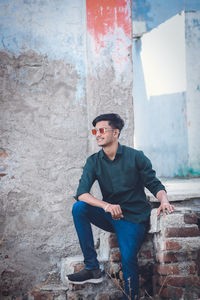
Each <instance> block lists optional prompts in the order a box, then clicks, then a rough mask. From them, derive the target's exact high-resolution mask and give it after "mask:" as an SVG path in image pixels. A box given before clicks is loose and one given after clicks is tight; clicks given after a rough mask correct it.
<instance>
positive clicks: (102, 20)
mask: <svg viewBox="0 0 200 300" xmlns="http://www.w3.org/2000/svg"><path fill="white" fill-rule="evenodd" d="M86 6H87V29H88V39H89V45H90V49H91V50H92V53H93V54H92V55H93V56H94V57H95V59H94V64H95V65H97V64H98V61H96V60H98V59H100V58H99V57H100V56H101V60H99V62H100V64H101V62H102V58H103V57H104V56H105V55H107V54H108V53H109V54H108V55H109V56H110V54H111V59H112V61H113V66H114V68H115V70H116V74H119V73H120V72H123V70H124V69H125V66H126V64H127V63H128V61H129V55H130V47H131V27H132V24H131V9H130V7H131V1H130V0H126V1H122V0H117V1H115V0H111V1H109V2H108V1H107V0H103V1H101V2H98V1H93V0H87V1H86Z"/></svg>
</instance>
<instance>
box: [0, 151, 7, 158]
mask: <svg viewBox="0 0 200 300" xmlns="http://www.w3.org/2000/svg"><path fill="white" fill-rule="evenodd" d="M7 156H8V154H7V153H6V152H0V157H4V158H6V157H7Z"/></svg>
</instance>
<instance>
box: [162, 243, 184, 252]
mask: <svg viewBox="0 0 200 300" xmlns="http://www.w3.org/2000/svg"><path fill="white" fill-rule="evenodd" d="M181 248H182V246H181V245H180V244H179V243H178V242H173V241H166V242H165V249H166V250H176V251H177V250H180V249H181Z"/></svg>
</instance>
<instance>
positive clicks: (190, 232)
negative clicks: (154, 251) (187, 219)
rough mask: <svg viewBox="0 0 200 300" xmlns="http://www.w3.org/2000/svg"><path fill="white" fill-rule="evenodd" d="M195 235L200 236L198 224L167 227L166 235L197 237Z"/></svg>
mask: <svg viewBox="0 0 200 300" xmlns="http://www.w3.org/2000/svg"><path fill="white" fill-rule="evenodd" d="M195 236H200V231H199V228H198V227H197V226H195V227H179V228H167V229H166V231H165V237H195Z"/></svg>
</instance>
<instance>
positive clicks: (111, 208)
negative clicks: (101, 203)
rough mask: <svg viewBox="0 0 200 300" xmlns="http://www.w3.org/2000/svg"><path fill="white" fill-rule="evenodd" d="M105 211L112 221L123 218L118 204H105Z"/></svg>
mask: <svg viewBox="0 0 200 300" xmlns="http://www.w3.org/2000/svg"><path fill="white" fill-rule="evenodd" d="M105 211H106V212H109V213H111V215H112V218H113V219H114V220H120V219H121V218H123V217H124V216H123V214H122V210H121V207H120V205H118V204H107V205H106V209H105Z"/></svg>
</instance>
